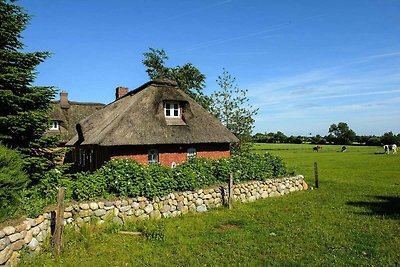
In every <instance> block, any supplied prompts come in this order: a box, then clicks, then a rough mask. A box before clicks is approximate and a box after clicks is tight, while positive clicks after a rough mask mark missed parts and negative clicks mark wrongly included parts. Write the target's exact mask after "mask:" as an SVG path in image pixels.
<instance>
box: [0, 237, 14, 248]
mask: <svg viewBox="0 0 400 267" xmlns="http://www.w3.org/2000/svg"><path fill="white" fill-rule="evenodd" d="M10 243H11V242H10V239H9V238H8V237H4V238H2V239H0V251H1V250H3V249H5V248H6V247H7V246H8V245H9V244H10Z"/></svg>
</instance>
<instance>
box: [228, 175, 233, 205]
mask: <svg viewBox="0 0 400 267" xmlns="http://www.w3.org/2000/svg"><path fill="white" fill-rule="evenodd" d="M228 207H229V209H232V207H233V174H232V173H230V174H229V185H228Z"/></svg>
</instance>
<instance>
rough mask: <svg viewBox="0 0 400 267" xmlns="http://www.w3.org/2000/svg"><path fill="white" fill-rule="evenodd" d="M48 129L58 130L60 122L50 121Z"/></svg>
mask: <svg viewBox="0 0 400 267" xmlns="http://www.w3.org/2000/svg"><path fill="white" fill-rule="evenodd" d="M50 130H60V122H59V121H52V122H51V126H50Z"/></svg>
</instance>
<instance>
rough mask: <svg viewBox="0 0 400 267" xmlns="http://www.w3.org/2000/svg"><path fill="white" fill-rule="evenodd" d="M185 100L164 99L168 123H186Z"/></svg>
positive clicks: (165, 115)
mask: <svg viewBox="0 0 400 267" xmlns="http://www.w3.org/2000/svg"><path fill="white" fill-rule="evenodd" d="M185 104H186V103H185V102H182V101H176V100H164V102H163V111H164V117H165V121H166V123H167V125H186V123H185V119H184V113H185V106H187V105H185Z"/></svg>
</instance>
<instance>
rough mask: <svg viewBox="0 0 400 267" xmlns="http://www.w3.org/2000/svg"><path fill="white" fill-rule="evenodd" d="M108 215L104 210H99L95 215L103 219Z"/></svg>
mask: <svg viewBox="0 0 400 267" xmlns="http://www.w3.org/2000/svg"><path fill="white" fill-rule="evenodd" d="M106 213H107V211H106V210H104V209H98V210H95V211H94V215H96V216H97V217H101V216H103V215H105V214H106Z"/></svg>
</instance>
